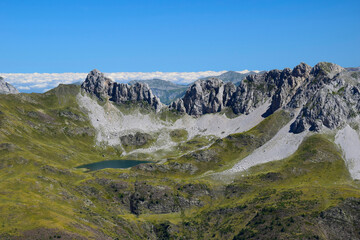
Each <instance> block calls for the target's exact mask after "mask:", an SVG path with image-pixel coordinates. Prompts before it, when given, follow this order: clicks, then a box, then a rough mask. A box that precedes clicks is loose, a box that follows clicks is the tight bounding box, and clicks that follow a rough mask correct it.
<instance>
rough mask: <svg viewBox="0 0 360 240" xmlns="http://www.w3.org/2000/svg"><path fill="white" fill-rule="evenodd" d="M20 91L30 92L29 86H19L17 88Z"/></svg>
mask: <svg viewBox="0 0 360 240" xmlns="http://www.w3.org/2000/svg"><path fill="white" fill-rule="evenodd" d="M16 88H17V89H18V90H30V87H29V86H18V87H16Z"/></svg>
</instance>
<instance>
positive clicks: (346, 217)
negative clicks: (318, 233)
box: [318, 198, 360, 239]
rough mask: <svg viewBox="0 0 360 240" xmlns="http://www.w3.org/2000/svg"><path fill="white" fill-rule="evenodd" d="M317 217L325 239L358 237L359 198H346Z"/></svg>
mask: <svg viewBox="0 0 360 240" xmlns="http://www.w3.org/2000/svg"><path fill="white" fill-rule="evenodd" d="M318 219H319V225H320V227H321V228H322V230H323V232H324V234H325V236H326V238H327V239H360V233H359V229H358V226H359V224H360V220H359V219H360V200H359V199H357V198H348V199H346V200H345V201H344V202H343V203H341V204H339V205H338V206H336V207H333V208H330V209H328V210H326V211H324V212H321V214H320V217H319V218H318Z"/></svg>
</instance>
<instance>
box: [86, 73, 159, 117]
mask: <svg viewBox="0 0 360 240" xmlns="http://www.w3.org/2000/svg"><path fill="white" fill-rule="evenodd" d="M81 88H82V89H84V90H85V91H86V92H88V93H90V94H94V95H96V96H97V97H98V98H100V99H103V98H109V100H110V101H113V102H116V103H118V104H121V103H125V102H129V101H132V102H147V103H148V104H149V105H151V106H152V107H154V108H155V110H156V111H158V110H160V109H161V107H162V104H161V102H160V99H159V98H157V97H156V96H154V94H153V93H152V92H151V89H150V87H149V85H147V84H146V83H135V84H133V85H128V84H123V83H117V82H114V81H113V80H111V79H110V78H107V77H105V75H104V74H103V73H101V72H100V71H98V70H97V69H94V70H92V71H91V72H90V73H89V74H88V75H87V77H86V79H85V81H84V82H83V83H82V84H81Z"/></svg>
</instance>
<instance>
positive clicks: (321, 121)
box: [170, 62, 360, 133]
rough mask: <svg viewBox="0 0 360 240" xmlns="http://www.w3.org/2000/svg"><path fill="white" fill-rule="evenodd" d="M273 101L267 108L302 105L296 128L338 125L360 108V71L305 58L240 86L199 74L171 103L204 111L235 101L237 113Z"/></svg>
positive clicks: (192, 112)
mask: <svg viewBox="0 0 360 240" xmlns="http://www.w3.org/2000/svg"><path fill="white" fill-rule="evenodd" d="M266 101H270V107H269V108H268V110H267V111H266V112H265V113H264V114H263V116H264V117H267V116H269V115H271V114H272V113H274V112H275V111H276V110H278V109H280V108H283V109H287V110H290V111H292V110H295V109H300V114H298V116H297V118H296V121H295V122H294V123H292V125H291V128H290V131H291V132H293V133H300V132H302V131H305V130H308V129H309V130H310V131H319V130H320V129H322V127H324V126H325V127H327V128H330V129H333V128H337V127H339V126H341V125H343V124H344V123H346V122H347V121H350V120H351V119H353V118H355V117H356V116H358V115H359V113H360V71H359V69H357V68H350V69H344V68H342V67H340V66H338V65H336V64H333V63H326V62H320V63H318V64H316V65H315V66H314V67H313V68H312V67H310V66H309V65H307V64H305V63H300V64H299V65H298V66H296V67H295V68H294V69H290V68H285V69H284V70H271V71H269V72H265V73H261V74H255V75H249V76H247V77H246V78H245V79H244V80H243V81H242V82H241V83H240V85H239V86H238V87H235V85H234V84H232V83H226V84H225V83H223V82H222V81H221V80H219V79H216V78H210V79H206V80H198V81H197V82H195V83H194V84H193V85H192V86H191V87H190V88H189V89H188V90H187V92H186V94H185V96H184V97H183V98H182V99H177V100H176V101H174V102H173V103H172V104H170V108H171V109H176V110H178V111H180V112H184V113H187V114H189V115H193V116H199V115H202V114H206V113H216V112H220V111H221V110H223V109H224V108H225V107H229V108H231V109H232V110H233V112H234V113H236V114H249V113H250V112H251V111H253V110H254V109H255V108H257V107H259V106H260V105H262V104H264V103H265V102H266Z"/></svg>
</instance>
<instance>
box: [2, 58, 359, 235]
mask: <svg viewBox="0 0 360 240" xmlns="http://www.w3.org/2000/svg"><path fill="white" fill-rule="evenodd" d="M353 73H355V74H357V72H356V71H352V72H350V71H348V70H344V69H342V68H340V67H338V66H336V65H329V64H323V63H320V64H318V65H316V66H315V67H313V68H311V67H310V66H307V65H305V64H300V65H299V66H297V67H295V68H294V69H293V70H289V69H284V70H282V71H280V70H272V71H269V72H267V73H264V74H262V75H255V76H249V77H247V78H246V81H245V80H244V81H242V83H241V84H240V86H238V87H235V86H234V88H231V87H230V88H227V87H225V86H233V85H231V84H230V83H223V82H222V81H221V80H218V79H208V80H200V81H198V82H197V83H195V84H194V85H192V86H190V88H189V90H188V93H187V95H185V97H187V98H188V100H186V101H189V102H192V103H193V105H194V106H197V107H196V109H198V110H199V111H196V112H194V111H195V110H194V108H191V104H189V105H188V106H189V109H192V110H191V111H189V112H179V111H176V109H171V108H169V107H166V106H163V107H162V108H157V106H158V105H154V101H157V100H156V99H154V96H153V94H152V91H151V89H149V88H148V87H147V85H141V84H140V85H139V86H137V87H131V86H129V85H126V84H124V85H119V84H115V83H113V82H112V81H111V80H110V79H106V78H105V77H103V75H102V74H101V73H100V72H98V71H92V72H91V73H90V74H89V75H88V77H87V79H86V80H85V82H84V83H83V85H82V86H77V85H59V86H58V87H57V88H55V89H52V90H50V91H48V92H46V93H44V94H23V93H21V94H6V95H5V94H4V95H0V189H1V190H0V192H1V194H0V226H1V227H0V238H1V239H54V238H60V239H144V238H146V239H275V238H277V239H299V238H300V239H339V238H340V239H360V236H359V232H360V230H359V205H360V186H359V183H358V180H356V179H357V176H358V175H357V172H356V171H354V170H357V168H355V169H353V168H352V166H354V165H352V164H351V163H354V161H355V162H356V163H357V158H356V157H357V155H356V149H357V148H356V146H357V143H358V142H359V141H358V140H359V134H360V133H359V124H358V119H359V117H358V116H350V117H348V118H344V122H343V124H346V127H345V128H343V125H342V124H341V123H339V124H334V125H326V124H324V126H323V127H321V128H317V129H311V127H310V126H311V125H310V124H309V125H307V126H309V129H308V127H306V128H305V130H304V131H302V132H301V133H299V134H294V133H291V132H289V130H290V126H291V125H292V124H293V123H294V122H295V121H296V119H298V118H299V116H300V117H301V118H302V119H304V122H305V123H307V121H308V120H309V119H311V118H309V117H308V115H306V114H305V115H300V113H301V112H302V111H303V109H305V108H306V107H307V108H310V107H309V106H310V105H308V106H307V103H311V104H315V102H316V101H318V100H317V99H318V98H316V97H313V96H316V95H317V94H320V92H321V91H322V90H321V89H323V88H324V89H327V90H329V89H330V87H331V86H334V87H333V89H332V91H334V93H335V95H336V96H335V99H336V101H337V102H338V103H339V106H342V107H345V106H347V107H348V108H346V110H348V111H349V109H356V107H357V105H356V101H355V100H356V97H357V93H356V92H355V91H351V90H352V89H355V88H357V86H358V84H359V79H358V78H357V77H354V76H357V75H354V76H353V75H352V74H353ZM342 87H344V89H343V91H344V95H341V94H342V91H340V92H339V90H340V89H341V88H342ZM230 93H231V94H230ZM331 94H332V92H331ZM338 95H339V96H341V97H337V96H338ZM324 96H326V97H325V98H324V100H323V101H325V102H326V101H327V99H328V96H327V95H324ZM185 97H184V98H185ZM329 97H330V96H329ZM330 99H331V98H330ZM354 99H355V100H354ZM184 102H185V101H184ZM295 103H296V104H298V105H296V104H295ZM343 103H345V104H343ZM318 104H319V105H320V106H322V105H321V102H319V103H318ZM329 104H332V102H331V101H329ZM347 104H348V105H347ZM295 105H296V107H295ZM325 106H327V105H325ZM314 108H316V106H314V107H313V109H314ZM185 109H186V108H185ZM233 110H234V112H235V113H232V111H233ZM186 111H188V110H186ZM327 111H328V108H326V107H325V108H324V109H323V112H320V113H317V112H315V113H316V114H312V115H311V116H314V117H315V119H319V120H317V121H320V120H322V121H325V122H326V119H327V118H328V117H329V116H328V115H326V114H325V113H326V112H327ZM193 113H196V114H193ZM189 114H191V115H189ZM340 114H342V112H340ZM321 116H326V117H324V118H322V117H321ZM305 120H306V121H305ZM333 121H334V122H335V123H337V122H338V121H339V120H338V119H337V118H336V117H334V119H333ZM325 122H324V123H325ZM144 139H145V140H146V141H147V142H146V143H144ZM354 139H355V140H354ZM295 140H296V144H294V141H295ZM281 142H284V144H281V146H276V144H279V143H281ZM286 144H288V145H291V146H289V147H286V146H287V145H286ZM337 144H339V146H338V145H337ZM274 145H275V146H276V147H274ZM354 146H355V147H354ZM284 148H286V149H285V150H284ZM279 151H280V152H281V154H279V155H276V154H277V153H278V152H279ZM342 151H344V152H342ZM354 151H355V153H354ZM274 153H275V154H274ZM275 155H276V156H278V158H275V157H274V156H275ZM344 158H345V159H344ZM109 159H123V160H129V159H133V160H153V161H154V162H153V163H147V164H140V165H137V166H135V167H133V168H129V169H109V168H108V169H102V170H97V171H88V170H86V169H79V168H76V167H78V166H80V165H82V164H87V163H93V162H98V161H101V160H109ZM270 160H271V161H270ZM275 160H276V161H275ZM238 164H240V166H242V167H240V168H239V169H240V170H239V171H232V172H231V174H230V173H229V172H228V171H229V169H232V168H233V167H234V166H235V168H237V167H236V166H239V165H238ZM244 166H245V167H244ZM355 166H357V165H355ZM349 169H350V171H349ZM225 173H229V174H225ZM354 179H355V180H354Z"/></svg>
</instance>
